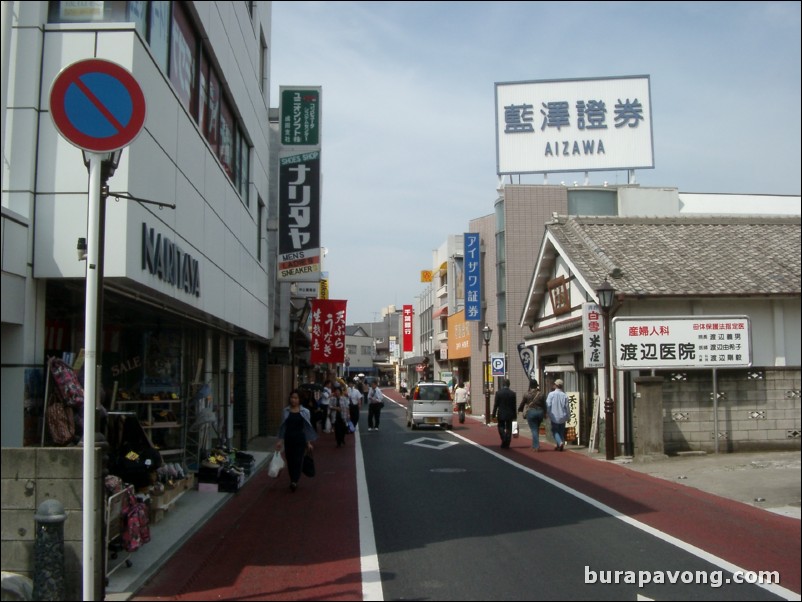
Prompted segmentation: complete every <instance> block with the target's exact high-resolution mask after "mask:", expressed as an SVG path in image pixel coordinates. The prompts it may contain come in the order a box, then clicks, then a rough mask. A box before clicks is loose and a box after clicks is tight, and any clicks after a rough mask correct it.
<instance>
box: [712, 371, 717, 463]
mask: <svg viewBox="0 0 802 602" xmlns="http://www.w3.org/2000/svg"><path fill="white" fill-rule="evenodd" d="M716 376H717V375H716V369H715V368H713V440H714V441H715V443H714V449H715V452H716V453H718V379H717V378H716Z"/></svg>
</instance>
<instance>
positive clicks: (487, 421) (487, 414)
mask: <svg viewBox="0 0 802 602" xmlns="http://www.w3.org/2000/svg"><path fill="white" fill-rule="evenodd" d="M491 336H493V330H492V329H491V328H490V326H488V325H487V324H485V327H484V328H482V337H483V338H484V340H485V365H484V369H483V370H482V379H483V380H484V383H485V424H490V380H489V379H488V378H487V371H488V368H489V367H490V337H491Z"/></svg>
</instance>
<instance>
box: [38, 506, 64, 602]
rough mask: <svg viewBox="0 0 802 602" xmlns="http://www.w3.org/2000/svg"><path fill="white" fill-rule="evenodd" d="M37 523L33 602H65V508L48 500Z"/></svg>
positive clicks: (41, 507)
mask: <svg viewBox="0 0 802 602" xmlns="http://www.w3.org/2000/svg"><path fill="white" fill-rule="evenodd" d="M34 519H35V520H36V540H35V541H34V544H33V599H34V600H64V599H65V596H66V587H65V583H64V572H65V569H64V521H65V520H67V514H66V513H65V512H64V506H63V505H62V504H61V502H59V501H58V500H46V501H44V502H42V503H41V504H39V508H37V509H36V514H34Z"/></svg>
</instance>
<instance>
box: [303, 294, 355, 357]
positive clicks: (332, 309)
mask: <svg viewBox="0 0 802 602" xmlns="http://www.w3.org/2000/svg"><path fill="white" fill-rule="evenodd" d="M346 303H348V302H347V301H338V300H335V299H313V300H312V350H311V357H310V361H311V362H312V363H313V364H342V363H343V362H344V361H345V305H346Z"/></svg>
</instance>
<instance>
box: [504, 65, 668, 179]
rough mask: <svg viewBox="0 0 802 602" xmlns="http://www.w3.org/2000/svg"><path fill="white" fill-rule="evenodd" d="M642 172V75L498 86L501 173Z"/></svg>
mask: <svg viewBox="0 0 802 602" xmlns="http://www.w3.org/2000/svg"><path fill="white" fill-rule="evenodd" d="M645 168H654V157H653V146H652V107H651V95H650V85H649V76H648V75H637V76H625V77H607V78H596V79H565V80H540V81H531V82H505V83H496V171H497V173H498V174H499V175H505V174H525V173H556V172H567V171H599V170H616V169H645Z"/></svg>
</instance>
